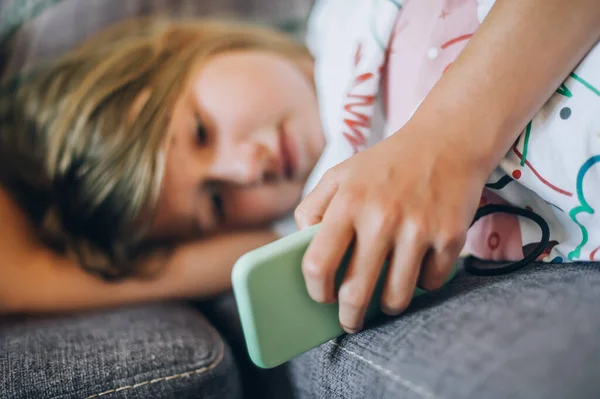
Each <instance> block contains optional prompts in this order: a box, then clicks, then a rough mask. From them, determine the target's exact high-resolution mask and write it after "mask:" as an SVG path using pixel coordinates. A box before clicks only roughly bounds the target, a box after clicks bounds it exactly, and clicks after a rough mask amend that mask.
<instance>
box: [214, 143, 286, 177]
mask: <svg viewBox="0 0 600 399" xmlns="http://www.w3.org/2000/svg"><path fill="white" fill-rule="evenodd" d="M223 155H224V156H221V157H220V159H219V161H218V162H217V168H216V170H215V172H216V175H217V176H216V177H217V178H218V179H220V180H225V181H229V182H231V183H234V184H239V185H244V186H250V185H255V184H258V183H261V182H264V181H267V180H270V179H271V178H273V177H274V176H276V173H277V172H276V167H277V166H276V160H275V156H274V154H273V153H272V151H271V150H270V149H269V148H268V147H267V146H266V145H265V144H264V143H261V142H259V141H248V142H244V143H239V144H238V145H237V146H236V148H235V150H234V151H232V152H230V153H229V154H223Z"/></svg>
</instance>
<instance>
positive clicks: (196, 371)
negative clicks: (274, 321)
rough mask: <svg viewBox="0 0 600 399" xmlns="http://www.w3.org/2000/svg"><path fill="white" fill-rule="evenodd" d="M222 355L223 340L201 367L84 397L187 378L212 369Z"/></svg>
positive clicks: (219, 361)
mask: <svg viewBox="0 0 600 399" xmlns="http://www.w3.org/2000/svg"><path fill="white" fill-rule="evenodd" d="M224 355H225V344H224V342H223V341H221V345H220V348H219V354H218V355H217V358H216V359H215V360H213V361H212V363H210V364H209V365H208V366H203V367H200V368H197V369H194V370H188V371H184V372H183V373H177V374H172V375H168V376H165V377H158V378H153V379H151V380H147V381H142V382H138V383H137V384H133V385H123V386H121V387H118V388H113V389H109V390H107V391H104V392H100V393H97V394H94V395H90V396H87V397H85V399H94V398H99V397H102V396H106V395H110V394H113V393H118V392H122V391H128V390H132V389H137V388H140V387H143V386H146V385H153V384H157V383H159V382H166V381H171V380H176V379H180V378H189V377H191V376H194V375H201V374H204V373H206V372H208V371H210V370H212V369H214V368H215V367H217V366H218V365H219V364H220V363H221V361H222V360H223V357H224Z"/></svg>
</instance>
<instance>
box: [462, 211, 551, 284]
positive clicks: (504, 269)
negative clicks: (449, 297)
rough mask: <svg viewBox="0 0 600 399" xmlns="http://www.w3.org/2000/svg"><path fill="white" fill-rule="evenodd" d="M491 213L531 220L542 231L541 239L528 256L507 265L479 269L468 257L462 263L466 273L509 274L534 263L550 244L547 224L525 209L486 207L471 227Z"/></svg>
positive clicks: (472, 257)
mask: <svg viewBox="0 0 600 399" xmlns="http://www.w3.org/2000/svg"><path fill="white" fill-rule="evenodd" d="M492 213H508V214H513V215H518V216H522V217H524V218H527V219H530V220H533V221H534V222H535V223H536V224H537V225H538V226H539V227H540V229H541V230H542V239H541V240H540V243H539V244H538V246H537V247H536V248H535V249H534V250H533V251H532V252H531V253H530V254H529V255H527V256H525V257H524V258H523V259H521V260H520V261H518V262H513V263H509V264H507V265H505V264H504V262H503V265H502V266H497V267H479V266H476V265H475V264H474V263H473V260H475V259H477V258H476V257H474V256H469V257H467V258H466V259H465V262H464V268H465V270H466V271H467V272H468V273H471V274H474V275H477V276H497V275H500V274H506V273H511V272H514V271H515V270H518V269H520V268H522V267H524V266H527V265H528V264H529V263H531V262H534V261H535V260H536V259H537V258H538V256H540V255H541V254H542V253H543V252H544V250H545V249H546V248H547V247H548V244H549V242H550V227H549V226H548V223H547V222H546V221H545V220H544V219H543V218H542V217H541V216H540V215H538V214H537V213H535V212H532V211H530V210H527V209H523V208H517V207H515V206H510V205H486V206H483V207H481V208H479V209H478V210H477V212H476V213H475V218H474V219H473V222H472V223H471V226H473V224H475V222H477V221H478V220H479V219H481V218H482V217H485V216H488V215H491V214H492ZM488 264H489V263H488Z"/></svg>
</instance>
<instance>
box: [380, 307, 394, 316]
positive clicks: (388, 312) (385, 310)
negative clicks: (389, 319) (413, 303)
mask: <svg viewBox="0 0 600 399" xmlns="http://www.w3.org/2000/svg"><path fill="white" fill-rule="evenodd" d="M381 311H382V312H383V313H385V314H386V315H388V316H397V315H398V312H397V311H395V310H393V309H391V308H388V307H387V306H384V305H381Z"/></svg>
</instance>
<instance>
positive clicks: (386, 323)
mask: <svg viewBox="0 0 600 399" xmlns="http://www.w3.org/2000/svg"><path fill="white" fill-rule="evenodd" d="M599 336H600V266H599V265H598V264H585V263H581V264H550V265H548V264H546V265H541V264H539V265H532V266H530V267H527V268H525V269H522V270H520V271H519V272H515V273H513V274H509V275H505V276H499V277H476V276H472V275H468V274H465V273H464V272H463V271H461V272H459V274H458V275H457V277H456V278H455V280H454V281H453V282H451V283H450V284H449V285H448V286H447V287H445V288H442V289H441V290H439V291H438V292H435V293H432V294H429V295H425V296H423V297H420V298H417V299H416V300H415V301H413V304H412V305H411V307H410V309H409V310H408V311H407V312H406V313H405V314H403V315H402V316H400V317H397V318H384V319H381V320H379V321H378V322H377V323H376V325H375V326H374V327H372V328H370V329H368V330H365V331H364V332H361V333H359V334H356V335H352V336H349V335H345V336H342V337H340V338H338V339H335V340H331V341H330V342H328V343H326V344H324V345H322V346H321V347H319V348H317V349H314V350H312V351H310V352H308V353H306V354H304V355H302V356H300V357H299V358H297V359H295V360H293V361H292V362H290V364H289V367H290V372H291V376H292V381H293V383H294V386H295V388H296V393H297V394H298V397H299V398H323V399H325V398H327V399H341V398H372V399H376V398H394V399H396V398H419V399H423V398H425V399H433V398H445V399H448V398H457V399H458V398H460V399H467V398H474V399H480V398H486V399H495V398H528V399H536V398H540V399H542V398H543V399H549V398H598V397H600V378H598V376H599V375H600V340H599V339H598V337H599Z"/></svg>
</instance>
